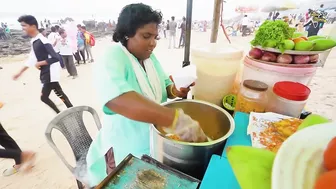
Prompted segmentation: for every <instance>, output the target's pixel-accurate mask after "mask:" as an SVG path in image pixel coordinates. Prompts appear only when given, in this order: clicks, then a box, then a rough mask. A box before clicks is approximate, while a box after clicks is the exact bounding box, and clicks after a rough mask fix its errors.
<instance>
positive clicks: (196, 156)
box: [150, 100, 235, 179]
mask: <svg viewBox="0 0 336 189" xmlns="http://www.w3.org/2000/svg"><path fill="white" fill-rule="evenodd" d="M162 105H163V106H166V107H169V108H175V109H177V108H181V109H183V111H184V112H185V113H186V114H188V115H190V116H191V117H192V118H193V119H194V120H197V121H198V122H199V123H200V125H201V127H202V129H203V130H204V132H205V134H206V135H207V136H208V137H210V138H211V139H213V141H211V142H205V143H188V142H180V141H175V140H171V139H168V138H166V137H164V134H162V133H161V132H160V131H158V129H157V128H156V127H155V126H152V127H151V129H150V136H151V144H150V147H151V149H150V150H151V156H152V157H153V158H155V159H156V160H158V161H160V162H162V163H163V164H165V165H168V166H170V167H173V168H175V169H177V170H179V171H182V172H184V173H186V174H188V175H191V176H193V177H196V178H198V179H202V178H203V175H204V173H205V170H206V168H207V166H208V164H209V161H210V158H211V156H212V155H213V154H218V155H220V154H222V152H223V148H224V145H225V142H226V139H227V138H228V137H229V136H230V135H231V134H232V133H233V130H234V128H235V125H234V121H233V118H232V116H231V115H230V114H229V113H228V112H226V111H225V110H224V109H222V108H220V107H218V106H216V105H214V104H210V103H207V102H204V101H198V100H181V101H172V102H167V103H163V104H162Z"/></svg>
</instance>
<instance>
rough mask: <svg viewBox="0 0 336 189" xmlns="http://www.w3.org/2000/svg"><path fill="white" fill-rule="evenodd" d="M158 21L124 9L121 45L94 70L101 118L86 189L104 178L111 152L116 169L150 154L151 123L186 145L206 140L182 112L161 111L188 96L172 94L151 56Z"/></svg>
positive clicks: (142, 8)
mask: <svg viewBox="0 0 336 189" xmlns="http://www.w3.org/2000/svg"><path fill="white" fill-rule="evenodd" d="M161 19H162V15H161V13H159V12H156V11H154V10H153V9H152V8H151V7H149V6H147V5H144V4H131V5H127V6H126V7H125V8H124V9H123V10H122V12H121V13H120V15H119V18H118V24H117V27H116V31H115V33H114V35H113V39H114V41H115V42H119V43H117V44H114V45H113V46H112V47H110V48H109V49H108V50H107V52H106V54H105V56H104V58H103V59H102V61H100V62H99V63H98V65H97V70H96V74H95V75H96V76H95V77H96V83H95V84H96V86H97V89H98V95H99V96H98V98H99V100H100V104H101V107H102V109H103V112H104V118H103V127H102V129H101V130H100V131H99V134H98V136H97V137H96V138H95V140H94V141H93V142H92V144H91V146H90V149H89V152H88V155H87V164H88V178H89V180H90V186H95V185H97V184H99V182H101V181H102V180H103V179H104V178H105V177H106V176H107V173H106V161H105V154H106V153H107V152H108V151H109V150H110V149H111V148H112V147H113V152H114V159H115V163H116V164H119V163H120V162H121V161H122V160H123V159H124V158H125V157H126V156H127V155H128V154H129V153H132V154H133V155H135V156H138V157H141V156H142V155H143V154H149V140H150V139H149V127H150V125H149V123H150V124H154V125H162V126H166V127H168V128H170V129H171V130H173V131H176V132H175V133H176V134H178V135H179V136H181V137H182V138H184V140H186V141H194V142H196V141H195V140H206V137H205V135H204V133H203V132H202V130H201V129H200V127H199V125H198V123H197V122H195V121H194V120H192V119H191V118H190V117H189V116H187V115H185V114H184V113H183V111H180V110H179V111H176V110H173V109H170V108H166V107H163V106H160V105H159V104H160V103H162V102H166V100H167V98H175V97H185V96H186V95H187V93H188V92H189V88H182V89H180V90H177V89H176V88H175V86H174V85H173V82H172V81H171V80H170V79H169V77H168V76H167V75H166V74H165V72H164V71H163V69H162V67H161V65H160V63H159V61H158V60H157V58H156V57H155V56H154V54H152V51H153V50H154V48H155V46H156V38H157V37H158V25H159V24H160V23H161ZM186 127H188V128H187V129H185V128H186ZM190 128H192V129H190ZM204 138H205V139H204Z"/></svg>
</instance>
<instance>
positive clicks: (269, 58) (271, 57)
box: [261, 52, 277, 62]
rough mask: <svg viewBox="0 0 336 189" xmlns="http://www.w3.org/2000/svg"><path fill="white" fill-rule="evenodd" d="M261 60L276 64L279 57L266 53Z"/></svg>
mask: <svg viewBox="0 0 336 189" xmlns="http://www.w3.org/2000/svg"><path fill="white" fill-rule="evenodd" d="M261 60H263V61H266V62H275V61H276V60H277V56H276V54H274V53H271V52H265V53H264V55H263V56H262V57H261Z"/></svg>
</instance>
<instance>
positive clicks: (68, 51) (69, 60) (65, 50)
mask: <svg viewBox="0 0 336 189" xmlns="http://www.w3.org/2000/svg"><path fill="white" fill-rule="evenodd" d="M59 34H60V36H61V37H62V39H61V41H60V43H61V45H60V54H61V56H62V59H63V62H64V65H65V67H66V69H67V71H68V73H69V76H68V77H72V79H76V77H77V69H76V65H75V63H74V59H73V53H72V47H71V42H70V39H69V38H68V37H67V34H66V33H65V31H64V30H61V31H60V32H59Z"/></svg>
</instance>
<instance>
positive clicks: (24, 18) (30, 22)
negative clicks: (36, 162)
mask: <svg viewBox="0 0 336 189" xmlns="http://www.w3.org/2000/svg"><path fill="white" fill-rule="evenodd" d="M18 22H24V23H26V24H28V25H30V26H36V29H38V23H37V20H36V18H35V17H34V16H32V15H23V16H20V18H19V19H18Z"/></svg>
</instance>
